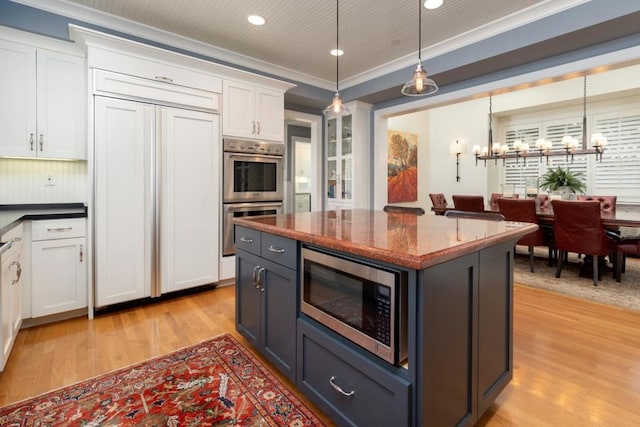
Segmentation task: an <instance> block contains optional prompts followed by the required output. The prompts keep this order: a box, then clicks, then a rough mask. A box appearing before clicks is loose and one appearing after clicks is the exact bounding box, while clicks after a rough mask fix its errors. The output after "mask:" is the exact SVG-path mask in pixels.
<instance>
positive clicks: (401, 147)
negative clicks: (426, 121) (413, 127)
mask: <svg viewBox="0 0 640 427" xmlns="http://www.w3.org/2000/svg"><path fill="white" fill-rule="evenodd" d="M387 144H388V150H387V201H388V203H399V202H415V201H417V200H418V135H417V134H414V133H408V132H401V131H397V130H393V129H388V130H387Z"/></svg>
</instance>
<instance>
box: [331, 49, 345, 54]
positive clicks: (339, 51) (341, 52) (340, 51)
mask: <svg viewBox="0 0 640 427" xmlns="http://www.w3.org/2000/svg"><path fill="white" fill-rule="evenodd" d="M331 55H333V56H342V55H344V51H343V50H342V49H331Z"/></svg>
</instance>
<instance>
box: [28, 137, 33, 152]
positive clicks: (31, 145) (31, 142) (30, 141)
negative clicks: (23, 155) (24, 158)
mask: <svg viewBox="0 0 640 427" xmlns="http://www.w3.org/2000/svg"><path fill="white" fill-rule="evenodd" d="M29 146H30V147H31V151H33V134H32V133H30V134H29Z"/></svg>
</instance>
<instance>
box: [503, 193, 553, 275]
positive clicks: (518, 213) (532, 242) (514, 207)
mask: <svg viewBox="0 0 640 427" xmlns="http://www.w3.org/2000/svg"><path fill="white" fill-rule="evenodd" d="M496 202H497V204H498V208H499V210H500V213H501V214H502V215H504V218H505V219H506V220H507V221H518V222H531V223H534V224H538V230H536V231H534V232H533V233H529V234H527V235H526V236H523V237H521V238H520V240H518V242H517V243H516V244H518V245H523V246H528V247H529V266H530V268H531V272H532V273H533V247H534V246H549V247H551V245H552V244H553V243H552V241H553V238H552V236H551V235H550V233H548V232H546V230H545V229H543V228H542V227H540V224H539V221H538V216H537V215H536V201H535V200H533V199H524V200H518V199H506V198H499V199H498V200H497V201H496Z"/></svg>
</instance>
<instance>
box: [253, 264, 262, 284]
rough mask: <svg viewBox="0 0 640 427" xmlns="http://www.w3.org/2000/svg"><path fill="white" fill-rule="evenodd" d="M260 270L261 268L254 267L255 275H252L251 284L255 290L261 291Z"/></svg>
mask: <svg viewBox="0 0 640 427" xmlns="http://www.w3.org/2000/svg"><path fill="white" fill-rule="evenodd" d="M259 270H260V266H259V265H256V266H255V267H253V273H251V284H252V285H253V287H254V288H256V289H260V284H259V283H258V271H259Z"/></svg>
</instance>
